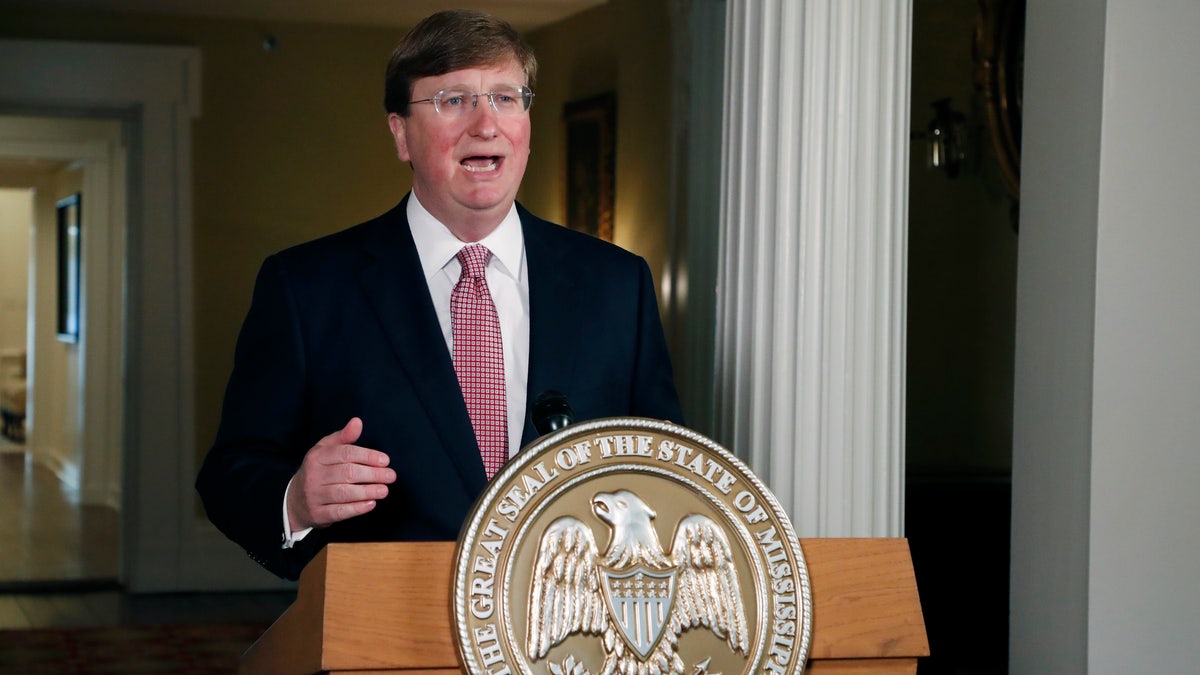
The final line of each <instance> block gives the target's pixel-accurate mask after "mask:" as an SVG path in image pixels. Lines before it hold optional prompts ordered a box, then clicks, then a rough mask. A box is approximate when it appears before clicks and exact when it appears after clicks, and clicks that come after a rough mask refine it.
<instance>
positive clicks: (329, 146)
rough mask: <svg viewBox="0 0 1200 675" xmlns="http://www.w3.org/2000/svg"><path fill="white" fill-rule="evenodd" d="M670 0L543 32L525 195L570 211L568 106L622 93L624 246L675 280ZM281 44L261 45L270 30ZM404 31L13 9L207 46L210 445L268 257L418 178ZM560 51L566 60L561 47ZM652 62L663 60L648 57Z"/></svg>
mask: <svg viewBox="0 0 1200 675" xmlns="http://www.w3.org/2000/svg"><path fill="white" fill-rule="evenodd" d="M667 29H668V27H667V14H666V1H665V0H653V1H652V2H641V1H639V0H613V1H612V2H610V3H609V4H607V5H605V6H603V7H601V8H598V9H595V10H591V11H589V12H587V13H585V14H582V15H580V16H579V17H577V18H575V19H571V20H568V21H566V22H564V23H563V24H561V25H559V26H554V27H551V28H547V29H543V30H542V31H541V32H539V33H536V34H533V35H531V36H530V40H531V42H533V44H534V46H535V48H536V49H537V50H538V52H539V55H540V57H541V62H542V70H541V73H542V76H541V78H540V80H539V87H538V100H537V103H536V105H535V108H534V118H533V119H534V122H533V123H534V129H533V157H532V158H531V162H530V167H529V172H528V173H527V175H526V183H525V184H526V189H525V190H524V191H523V192H522V195H521V199H522V202H523V203H525V204H526V205H527V206H529V207H530V208H531V209H533V210H534V211H535V212H537V213H539V214H540V215H543V216H544V217H547V218H549V219H551V220H555V221H559V222H561V220H562V214H563V207H562V199H563V192H564V191H565V188H564V185H563V178H564V176H563V169H562V166H563V159H562V157H563V153H562V150H561V148H562V145H563V142H562V138H561V136H562V128H561V122H560V115H561V110H562V104H563V103H564V102H565V101H569V100H575V99H576V98H580V97H584V96H587V95H590V94H593V93H597V92H601V91H610V90H615V91H616V92H617V94H618V99H619V106H620V109H619V112H618V117H619V119H618V123H617V129H618V140H617V142H618V148H617V172H618V177H617V188H616V199H617V205H616V212H617V213H616V227H615V230H616V232H615V236H616V240H617V243H619V244H621V245H623V246H625V247H626V248H629V249H631V250H633V251H635V252H637V253H639V254H641V255H643V256H645V257H646V258H647V259H648V260H649V262H650V264H651V268H652V270H653V271H654V273H655V276H656V278H659V277H660V276H661V274H660V273H661V270H662V268H663V265H664V260H665V255H666V240H665V234H664V233H665V231H666V221H667V199H666V196H665V194H666V189H667V175H666V169H665V159H664V158H665V157H666V155H667V150H668V134H667V129H668V123H669V120H668V115H667V111H666V108H665V107H664V101H665V100H666V99H667V98H669V97H667V96H666V92H667V87H668V84H669V83H668V79H667V78H668V75H667V73H668V72H669V68H668V64H667V58H668V53H669V51H668V50H669V39H668V38H667V37H665V35H664V34H665V33H666V31H667ZM268 32H269V33H270V34H271V35H274V36H275V37H276V39H277V44H278V49H276V50H275V51H272V52H267V51H264V50H263V49H262V39H263V37H264V35H265V34H266V33H268ZM402 34H403V31H402V30H399V29H391V28H356V27H324V26H312V25H303V24H271V25H266V26H262V25H260V24H259V23H252V22H243V21H226V20H208V19H176V18H169V17H157V16H143V15H117V14H109V13H98V12H85V11H80V12H73V13H72V14H71V16H70V18H69V19H67V18H65V17H64V15H63V14H62V13H61V12H54V11H40V10H32V9H28V8H23V9H19V10H18V9H13V8H0V37H20V38H31V37H32V38H49V39H68V40H87V41H105V42H134V43H155V44H188V45H195V46H197V47H199V48H200V50H201V56H202V69H203V90H202V93H203V105H202V110H201V111H200V116H199V117H198V118H197V119H196V120H195V122H194V124H193V137H192V140H193V148H192V149H193V162H192V164H193V181H194V221H193V222H194V265H195V269H196V276H195V286H194V290H195V312H196V314H195V326H196V329H195V330H196V333H195V339H196V378H197V381H196V389H197V391H196V435H197V438H196V442H197V447H198V448H199V449H200V451H201V452H203V451H204V450H206V449H207V447H208V445H209V444H210V443H211V440H212V437H213V434H214V433H215V430H216V425H217V421H218V417H219V412H220V404H221V398H222V396H223V393H224V386H225V381H226V378H227V377H228V375H229V369H230V366H231V364H232V355H233V348H234V343H235V340H236V336H237V332H238V329H239V327H240V325H241V321H242V319H243V318H244V316H245V312H246V309H247V308H248V306H249V302H250V294H251V290H252V288H253V283H254V276H255V274H256V272H257V270H258V267H259V265H260V263H261V262H262V259H263V258H264V257H265V256H267V255H269V254H270V253H272V252H274V251H277V250H279V249H281V248H283V247H286V246H288V245H291V244H294V243H298V242H301V241H304V240H307V239H311V238H314V237H317V236H320V235H322V234H326V233H330V232H334V231H337V230H340V229H343V228H345V227H348V226H350V225H353V224H355V223H358V222H361V221H363V220H365V219H367V218H370V217H372V216H374V215H377V214H378V213H380V212H382V211H384V210H386V209H387V208H389V207H391V206H392V205H393V204H395V202H396V201H397V200H398V199H399V197H400V196H401V195H402V194H403V193H404V191H406V190H407V189H408V187H409V183H410V180H411V178H410V177H411V174H410V172H409V170H408V167H407V166H405V165H402V164H400V163H399V162H398V160H397V159H396V157H395V152H394V148H393V147H392V144H391V139H390V137H389V136H388V133H387V127H386V123H385V118H384V114H383V107H382V90H383V86H382V85H383V75H384V69H385V67H386V62H387V58H388V55H389V54H390V53H391V50H392V48H393V47H394V45H395V43H396V41H397V40H398V39H399V38H400V37H401V35H402ZM551 53H555V56H550V54H551ZM645 64H656V65H653V66H649V67H648V66H646V65H645Z"/></svg>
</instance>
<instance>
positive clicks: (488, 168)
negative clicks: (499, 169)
mask: <svg viewBox="0 0 1200 675" xmlns="http://www.w3.org/2000/svg"><path fill="white" fill-rule="evenodd" d="M496 165H497V162H496V160H492V162H491V163H490V164H486V165H484V166H475V165H474V164H467V163H465V162H464V163H463V168H464V169H466V170H467V171H471V172H473V173H475V172H479V171H495V170H496Z"/></svg>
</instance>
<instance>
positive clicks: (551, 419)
mask: <svg viewBox="0 0 1200 675" xmlns="http://www.w3.org/2000/svg"><path fill="white" fill-rule="evenodd" d="M574 421H575V411H574V410H571V404H570V403H568V402H567V396H566V394H564V393H562V392H560V391H555V390H553V389H547V390H546V391H543V392H542V393H540V394H538V395H537V397H536V398H534V399H533V426H534V428H535V429H537V432H538V434H539V435H541V436H545V435H546V434H548V433H550V432H552V431H558V430H559V429H562V428H563V427H565V426H567V425H568V424H570V423H572V422H574Z"/></svg>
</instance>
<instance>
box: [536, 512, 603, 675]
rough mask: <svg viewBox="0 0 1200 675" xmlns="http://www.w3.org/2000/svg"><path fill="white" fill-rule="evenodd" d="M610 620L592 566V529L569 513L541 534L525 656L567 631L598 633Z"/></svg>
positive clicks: (546, 647) (539, 652)
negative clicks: (526, 653)
mask: <svg viewBox="0 0 1200 675" xmlns="http://www.w3.org/2000/svg"><path fill="white" fill-rule="evenodd" d="M607 621H608V610H607V609H606V608H605V604H604V597H603V595H602V594H601V590H600V582H599V574H598V573H597V571H596V539H595V536H594V535H593V534H592V530H591V528H589V527H588V526H587V525H584V524H583V523H582V522H580V521H579V520H576V519H575V518H572V517H570V516H564V517H562V518H559V519H557V520H555V521H554V522H552V523H550V525H549V526H548V527H547V528H546V531H545V532H543V533H542V539H541V542H540V544H539V545H538V553H537V560H536V562H535V563H534V569H533V579H532V580H531V582H530V591H529V621H528V624H527V625H528V627H529V645H528V653H529V658H531V659H539V658H541V657H543V656H545V655H546V654H547V653H548V652H549V651H550V648H551V647H553V646H554V645H556V644H558V643H560V642H562V641H563V640H565V639H566V638H567V636H569V635H571V634H572V633H577V632H580V631H584V632H588V633H599V632H601V631H602V630H604V626H605V625H606V623H607Z"/></svg>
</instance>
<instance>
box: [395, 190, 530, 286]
mask: <svg viewBox="0 0 1200 675" xmlns="http://www.w3.org/2000/svg"><path fill="white" fill-rule="evenodd" d="M407 214H408V227H409V229H410V230H412V236H413V242H415V243H416V245H417V255H418V256H420V258H421V271H422V272H423V273H424V274H425V281H426V282H428V281H429V280H430V279H431V278H432V277H433V275H435V274H437V273H438V272H440V271H441V270H442V268H444V267H445V266H446V265H447V264H448V263H449V262H450V261H451V260H453V259H454V257H455V256H456V255H458V252H459V250H460V249H462V247H464V246H466V245H467V244H466V243H465V242H463V241H461V240H459V239H458V237H455V236H454V234H453V233H451V232H450V230H449V228H447V227H446V226H445V225H443V224H442V223H441V221H439V220H438V219H437V218H434V217H433V214H432V213H430V212H429V211H427V210H426V209H425V207H424V206H422V205H421V202H420V201H418V200H417V195H416V193H414V192H411V191H410V192H409V193H408V207H407ZM476 243H479V244H483V245H484V246H486V247H488V250H490V251H491V252H492V259H493V260H495V261H496V262H498V263H499V264H500V267H499V269H500V271H501V272H503V273H505V274H507V275H509V276H511V277H512V278H513V279H516V280H518V281H520V278H519V277H520V270H521V258H522V256H523V255H524V250H525V237H524V235H523V233H522V230H521V218H520V216H518V215H517V206H516V204H515V203H514V204H513V205H512V206H510V207H509V209H508V213H507V214H506V215H505V216H504V220H501V221H500V225H498V226H497V227H496V229H495V230H492V233H491V234H489V235H488V236H486V237H484V238H483V239H481V240H479V241H478V242H476Z"/></svg>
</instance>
